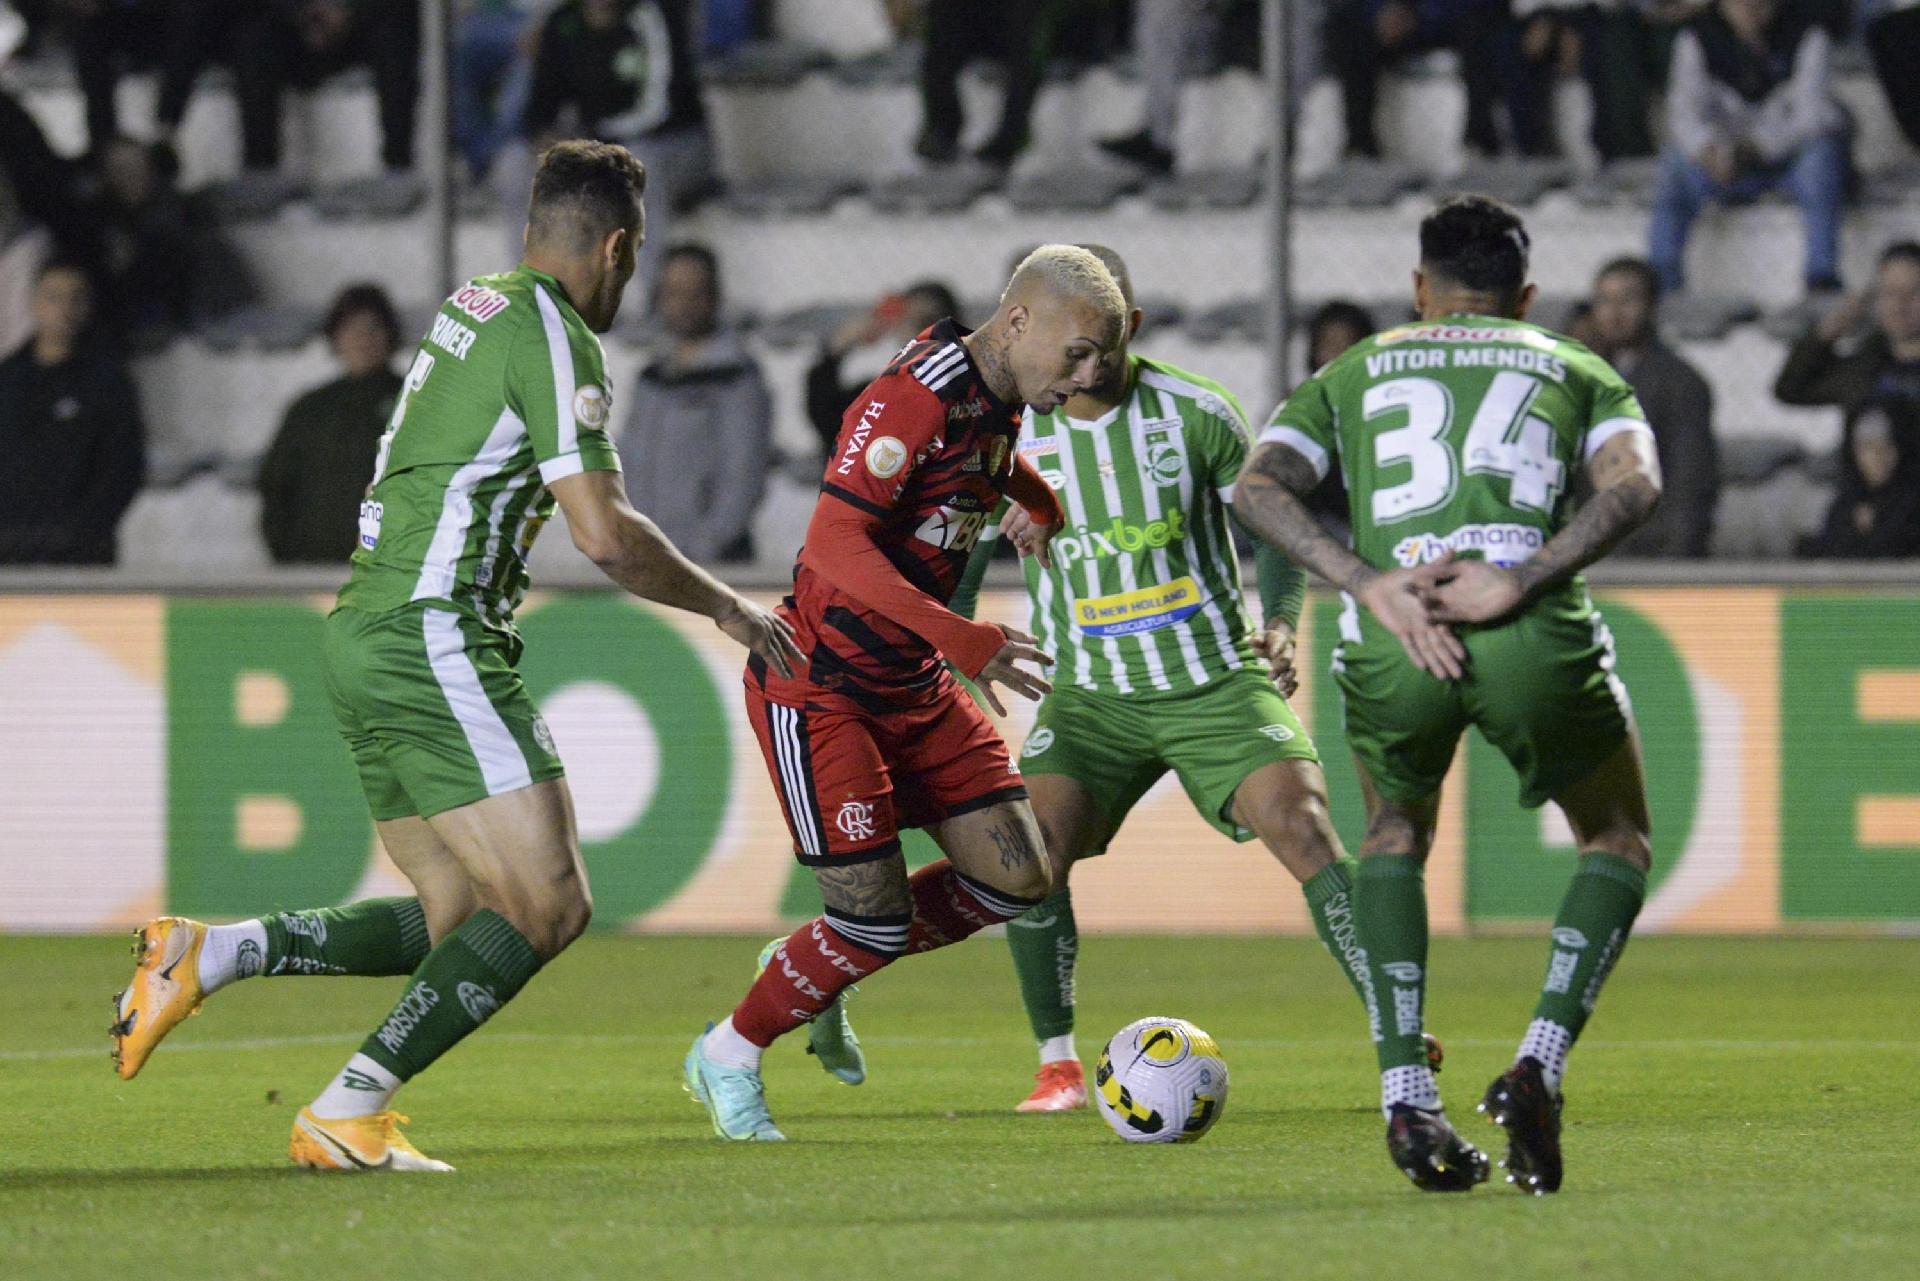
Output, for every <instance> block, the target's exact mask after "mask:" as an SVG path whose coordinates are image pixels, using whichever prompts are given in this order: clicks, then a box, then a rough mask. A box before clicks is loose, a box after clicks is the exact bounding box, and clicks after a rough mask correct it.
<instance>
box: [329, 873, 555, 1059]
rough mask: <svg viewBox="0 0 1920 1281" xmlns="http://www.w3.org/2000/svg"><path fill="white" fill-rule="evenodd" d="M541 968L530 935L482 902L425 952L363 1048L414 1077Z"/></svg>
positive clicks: (483, 1020)
mask: <svg viewBox="0 0 1920 1281" xmlns="http://www.w3.org/2000/svg"><path fill="white" fill-rule="evenodd" d="M539 968H540V958H539V957H537V956H535V955H534V952H533V947H532V945H531V944H529V943H528V942H527V940H526V936H525V935H523V934H521V933H520V931H519V930H516V929H514V928H513V926H512V925H510V924H508V922H507V919H506V918H505V917H504V916H501V915H500V914H499V913H497V912H494V911H491V910H489V909H487V908H481V909H480V910H479V911H478V912H475V913H474V914H473V915H472V916H471V917H469V918H468V919H467V920H466V922H465V923H464V924H462V925H461V926H460V928H459V929H457V930H455V931H454V932H453V933H451V934H449V935H447V936H446V937H445V938H443V939H441V940H440V942H439V943H438V944H437V945H436V946H435V947H434V949H433V950H432V951H431V952H429V953H427V957H426V959H425V960H424V961H422V962H421V963H420V968H419V969H417V970H415V971H414V972H413V977H412V979H411V981H410V982H408V984H407V990H406V992H405V993H404V994H403V995H402V996H401V997H400V1003H399V1004H398V1005H395V1006H394V1007H393V1013H391V1014H389V1015H388V1016H387V1021H386V1022H385V1023H382V1024H381V1025H380V1027H379V1028H378V1029H377V1030H376V1031H375V1032H374V1034H373V1035H372V1036H369V1037H368V1038H367V1039H366V1041H365V1043H363V1044H362V1045H361V1046H360V1053H362V1054H364V1055H366V1056H367V1057H368V1058H370V1059H372V1060H373V1061H374V1062H376V1063H378V1064H379V1065H380V1066H381V1067H383V1068H385V1069H386V1070H387V1071H389V1072H391V1073H393V1075H394V1076H396V1077H398V1078H399V1079H400V1080H402V1081H406V1080H409V1079H411V1078H412V1077H413V1076H415V1075H416V1074H418V1073H419V1072H421V1071H423V1070H424V1069H425V1068H426V1066H427V1065H428V1064H429V1063H432V1062H433V1061H434V1060H435V1059H437V1058H439V1057H440V1056H441V1055H442V1054H445V1053H446V1052H447V1051H448V1050H451V1049H452V1048H453V1047H454V1046H455V1045H457V1044H459V1042H460V1039H461V1038H462V1037H464V1036H466V1035H467V1033H469V1032H471V1031H473V1030H474V1029H475V1028H477V1027H479V1026H480V1025H481V1024H482V1023H485V1022H486V1021H487V1020H488V1019H489V1018H491V1017H492V1016H493V1012H494V1011H495V1010H497V1009H499V1008H500V1007H501V1006H503V1005H505V1004H506V1003H507V1002H508V1001H510V1000H512V999H513V997H514V994H515V993H517V992H518V991H519V990H520V989H521V988H523V987H525V986H526V985H527V980H529V979H531V978H532V977H533V976H534V973H535V972H536V971H538V970H539Z"/></svg>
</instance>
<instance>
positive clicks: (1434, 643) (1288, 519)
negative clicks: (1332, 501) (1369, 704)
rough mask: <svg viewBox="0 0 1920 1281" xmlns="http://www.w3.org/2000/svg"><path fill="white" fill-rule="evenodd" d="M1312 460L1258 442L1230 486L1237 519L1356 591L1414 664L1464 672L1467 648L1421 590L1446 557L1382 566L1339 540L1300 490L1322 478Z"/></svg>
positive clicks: (1452, 676)
mask: <svg viewBox="0 0 1920 1281" xmlns="http://www.w3.org/2000/svg"><path fill="white" fill-rule="evenodd" d="M1319 480H1320V476H1319V473H1318V471H1316V469H1315V468H1314V465H1313V463H1312V462H1311V461H1309V460H1308V459H1307V458H1306V457H1305V456H1304V455H1303V454H1301V453H1300V452H1299V451H1298V450H1296V449H1293V448H1291V447H1290V446H1288V445H1284V444H1280V443H1277V442H1275V441H1268V442H1266V443H1265V444H1262V445H1260V446H1258V447H1257V448H1255V450H1254V451H1253V456H1252V457H1251V458H1249V459H1248V460H1247V467H1246V470H1245V471H1243V472H1241V473H1240V480H1239V483H1238V484H1237V485H1235V487H1234V491H1233V510H1234V514H1235V515H1236V516H1238V517H1239V518H1240V523H1241V524H1242V525H1245V526H1246V527H1247V528H1248V529H1250V530H1252V531H1253V532H1254V533H1255V534H1258V535H1259V536H1260V537H1261V538H1262V539H1264V540H1266V541H1267V542H1269V543H1271V544H1273V545H1274V546H1275V547H1277V548H1279V549H1280V550H1281V551H1283V552H1285V553H1286V554H1287V555H1288V556H1289V557H1290V558H1291V559H1292V560H1293V562H1294V564H1296V565H1305V566H1306V567H1307V568H1308V569H1311V570H1312V571H1313V572H1314V573H1316V574H1318V575H1320V577H1322V578H1324V579H1326V580H1327V581H1328V582H1330V583H1332V584H1333V585H1334V586H1336V587H1338V588H1340V590H1342V591H1344V592H1347V593H1349V594H1351V595H1352V596H1353V597H1354V599H1356V600H1358V601H1359V602H1360V603H1361V604H1363V605H1365V606H1366V607H1367V609H1368V610H1369V611H1370V612H1371V613H1372V614H1373V616H1374V617H1375V618H1377V619H1379V620H1380V624H1381V626H1383V627H1385V628H1386V629H1387V630H1388V631H1389V632H1391V633H1393V635H1394V637H1395V638H1396V639H1397V640H1399V642H1400V645H1401V648H1403V649H1405V650H1406V651H1407V657H1408V658H1410V659H1412V660H1413V663H1414V665H1415V666H1417V667H1418V668H1420V670H1422V671H1424V672H1428V673H1430V674H1432V675H1434V676H1437V677H1440V678H1441V679H1443V680H1458V679H1459V678H1460V677H1461V676H1463V675H1465V674H1466V666H1465V663H1466V657H1467V653H1466V650H1465V648H1464V647H1463V646H1462V645H1461V644H1460V640H1459V638H1458V637H1456V636H1455V635H1454V634H1453V633H1452V632H1451V631H1449V630H1448V629H1447V628H1445V627H1442V626H1440V625H1438V624H1437V623H1435V622H1434V621H1433V619H1432V618H1430V617H1429V616H1428V610H1427V605H1426V602H1425V600H1424V599H1423V597H1422V595H1421V592H1422V591H1423V589H1424V588H1425V586H1426V585H1427V584H1428V583H1429V582H1430V581H1431V579H1432V577H1433V575H1434V574H1435V573H1436V572H1438V570H1439V569H1440V567H1442V566H1445V565H1447V564H1448V562H1446V561H1435V562H1434V563H1433V564H1431V565H1425V566H1422V567H1421V568H1419V569H1390V570H1378V569H1375V568H1374V567H1373V566H1371V565H1369V564H1367V563H1366V562H1365V561H1363V560H1361V559H1360V558H1359V557H1358V556H1356V555H1354V554H1353V552H1352V550H1351V549H1349V548H1347V547H1343V546H1341V545H1340V543H1339V541H1338V540H1336V539H1335V538H1334V537H1333V535H1332V534H1329V533H1328V532H1327V530H1326V527H1325V526H1323V525H1322V524H1321V523H1320V521H1319V520H1318V519H1317V518H1316V517H1315V516H1314V514H1313V513H1312V512H1310V511H1308V510H1307V506H1306V504H1305V503H1304V502H1303V501H1301V500H1302V498H1303V497H1304V496H1305V495H1306V494H1307V493H1308V492H1310V491H1311V490H1312V489H1313V487H1314V486H1315V485H1316V484H1318V483H1319Z"/></svg>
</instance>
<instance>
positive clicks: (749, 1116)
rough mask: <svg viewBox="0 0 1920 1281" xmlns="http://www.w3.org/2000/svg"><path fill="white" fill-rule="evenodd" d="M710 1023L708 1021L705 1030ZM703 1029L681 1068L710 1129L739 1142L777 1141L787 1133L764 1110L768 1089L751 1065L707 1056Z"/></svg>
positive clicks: (709, 1028)
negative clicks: (721, 1061)
mask: <svg viewBox="0 0 1920 1281" xmlns="http://www.w3.org/2000/svg"><path fill="white" fill-rule="evenodd" d="M712 1030H713V1024H711V1023H709V1024H707V1031H709V1032H710V1031H712ZM706 1040H707V1034H706V1032H702V1033H701V1034H700V1035H699V1036H696V1037H694V1038H693V1047H692V1048H691V1049H689V1050H688V1051H687V1059H686V1063H685V1065H684V1068H683V1070H684V1071H685V1073H686V1081H685V1085H686V1090H687V1093H688V1094H691V1095H692V1096H693V1100H694V1102H696V1103H699V1104H701V1105H702V1106H704V1107H705V1108H706V1109H707V1115H708V1116H710V1117H712V1118H713V1132H714V1133H715V1134H717V1135H719V1136H720V1137H721V1138H723V1139H732V1140H735V1141H736V1142H740V1143H752V1142H759V1143H780V1142H784V1141H785V1139H786V1137H787V1136H786V1135H784V1134H782V1133H780V1130H779V1128H778V1127H777V1126H775V1125H774V1123H773V1114H772V1113H770V1112H768V1111H767V1090H766V1087H765V1086H764V1085H762V1084H761V1083H760V1074H759V1073H758V1072H756V1071H754V1070H753V1069H751V1068H730V1067H722V1066H720V1065H719V1064H718V1063H715V1062H714V1061H713V1060H711V1059H709V1058H708V1057H707V1055H706Z"/></svg>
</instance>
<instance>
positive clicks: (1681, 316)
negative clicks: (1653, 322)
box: [1660, 293, 1760, 342]
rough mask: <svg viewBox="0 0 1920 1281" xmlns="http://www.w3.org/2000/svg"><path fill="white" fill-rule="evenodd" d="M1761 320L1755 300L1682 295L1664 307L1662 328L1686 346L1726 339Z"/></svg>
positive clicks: (1707, 295) (1661, 307)
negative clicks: (1742, 325) (1754, 321)
mask: <svg viewBox="0 0 1920 1281" xmlns="http://www.w3.org/2000/svg"><path fill="white" fill-rule="evenodd" d="M1759 316H1760V308H1759V307H1757V306H1755V305H1754V302H1753V300H1752V299H1750V298H1737V297H1731V296H1729V295H1725V294H1707V293H1681V294H1675V295H1673V296H1672V297H1670V298H1666V299H1664V300H1662V302H1661V304H1660V322H1661V325H1662V326H1663V327H1664V328H1665V329H1666V330H1667V331H1668V332H1669V333H1671V334H1673V335H1674V336H1675V337H1676V338H1679V339H1680V340H1681V341H1683V342H1710V341H1712V340H1713V339H1716V338H1724V337H1725V336H1726V335H1727V332H1728V331H1729V330H1731V329H1732V328H1733V327H1734V326H1735V325H1741V324H1746V323H1747V322H1748V321H1752V320H1757V319H1759Z"/></svg>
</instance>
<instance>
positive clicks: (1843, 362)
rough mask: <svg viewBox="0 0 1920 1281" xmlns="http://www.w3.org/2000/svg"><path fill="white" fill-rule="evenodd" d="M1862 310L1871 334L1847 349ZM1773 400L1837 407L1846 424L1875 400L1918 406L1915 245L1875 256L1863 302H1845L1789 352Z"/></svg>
mask: <svg viewBox="0 0 1920 1281" xmlns="http://www.w3.org/2000/svg"><path fill="white" fill-rule="evenodd" d="M1869 310H1871V311H1872V313H1873V321H1874V324H1873V327H1872V329H1871V330H1870V331H1869V332H1868V333H1867V335H1866V336H1865V337H1864V338H1862V339H1860V340H1859V341H1858V342H1857V343H1850V339H1849V336H1850V335H1851V334H1852V333H1853V331H1854V330H1855V329H1856V328H1857V327H1858V326H1859V324H1860V322H1861V321H1862V320H1863V319H1865V317H1866V314H1867V312H1868V311H1869ZM1849 347H1850V348H1851V349H1850V350H1849V349H1847V348H1849ZM1773 394H1774V395H1775V396H1777V397H1779V398H1780V400H1782V401H1783V402H1785V403H1786V404H1789V405H1837V406H1839V407H1840V408H1841V409H1842V410H1843V411H1845V413H1846V415H1847V417H1848V418H1849V419H1851V418H1853V417H1854V416H1855V415H1856V414H1858V412H1859V411H1860V409H1861V408H1862V407H1863V406H1865V405H1866V404H1867V402H1868V401H1870V400H1873V399H1876V398H1879V399H1882V400H1887V399H1893V400H1905V401H1911V402H1913V403H1914V404H1915V405H1920V242H1915V241H1911V240H1903V241H1900V242H1898V243H1896V244H1893V245H1889V246H1888V247H1887V248H1886V249H1885V250H1884V251H1883V252H1882V253H1881V255H1880V264H1879V268H1878V269H1877V270H1876V271H1875V272H1874V284H1873V290H1872V292H1871V294H1858V295H1855V296H1854V297H1851V298H1849V299H1848V300H1847V301H1845V302H1844V303H1842V304H1841V305H1840V306H1838V307H1836V308H1834V309H1833V310H1832V311H1831V312H1829V313H1828V314H1827V316H1826V318H1825V319H1823V320H1821V321H1820V323H1819V324H1817V325H1816V326H1814V328H1813V329H1812V330H1811V331H1810V332H1808V334H1807V335H1806V337H1804V338H1802V339H1801V340H1800V341H1799V342H1797V343H1795V344H1794V346H1793V350H1792V351H1790V352H1788V353H1787V363H1786V364H1785V365H1784V366H1782V367H1781V370H1780V377H1779V378H1778V379H1777V380H1776V381H1775V383H1774V385H1773Z"/></svg>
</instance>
